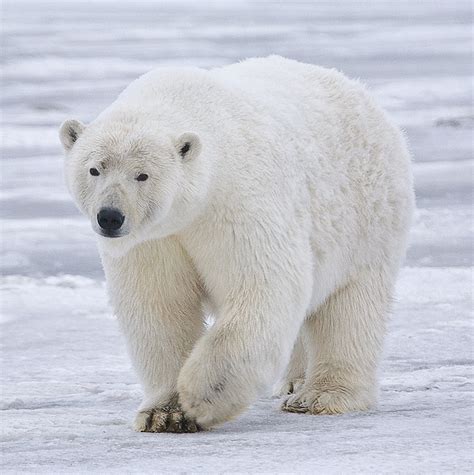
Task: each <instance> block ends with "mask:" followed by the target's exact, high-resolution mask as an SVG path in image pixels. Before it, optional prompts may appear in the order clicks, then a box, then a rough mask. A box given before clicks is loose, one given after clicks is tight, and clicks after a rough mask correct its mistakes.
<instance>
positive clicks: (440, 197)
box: [0, 0, 474, 473]
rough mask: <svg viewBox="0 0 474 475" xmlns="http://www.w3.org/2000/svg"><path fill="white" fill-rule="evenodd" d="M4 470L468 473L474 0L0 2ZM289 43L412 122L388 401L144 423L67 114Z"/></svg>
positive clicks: (284, 48)
mask: <svg viewBox="0 0 474 475" xmlns="http://www.w3.org/2000/svg"><path fill="white" fill-rule="evenodd" d="M2 15H3V18H2V25H1V26H2V31H3V38H2V49H3V54H2V59H3V62H4V69H3V75H2V87H1V104H2V110H3V112H2V117H1V120H2V141H1V152H2V191H1V195H0V200H1V202H0V203H1V207H0V215H1V219H2V220H1V234H2V247H1V260H0V261H1V266H2V271H3V277H2V280H1V287H2V297H1V304H2V320H1V327H2V336H3V339H2V351H1V356H2V366H1V378H2V402H1V405H0V409H1V411H0V417H1V420H0V422H1V425H2V442H1V443H2V460H1V462H2V465H3V469H2V473H16V472H30V473H38V472H42V473H80V472H88V473H91V472H96V473H112V472H115V473H131V472H140V473H152V472H211V471H214V472H215V471H219V472H232V471H233V472H235V471H239V472H249V471H252V472H255V471H259V472H304V471H307V472H315V471H317V472H319V473H341V472H343V473H348V472H364V473H380V472H397V473H401V472H403V473H407V472H409V473H419V472H424V473H433V472H443V473H447V472H450V473H452V472H456V473H462V472H472V471H473V470H474V464H473V459H472V455H471V449H472V448H473V447H472V436H473V429H472V427H473V426H472V422H473V421H472V416H473V407H472V406H473V404H472V403H473V397H472V386H471V383H472V356H473V343H472V336H473V331H472V326H471V318H472V315H471V308H472V291H471V284H472V270H471V267H470V266H471V265H472V241H471V238H472V214H471V213H472V210H471V206H472V198H473V197H472V190H471V184H472V164H473V161H472V140H473V135H472V128H473V125H474V118H473V116H472V109H471V100H472V96H471V94H472V92H471V78H470V74H471V50H470V43H469V42H470V35H471V30H470V28H471V27H470V21H471V11H470V3H469V2H461V1H459V2H456V1H453V2H426V1H416V2H415V1H397V2H396V3H394V2H393V1H373V2H370V3H369V2H367V3H366V2H356V1H352V2H351V1H347V0H346V1H344V2H341V1H338V2H329V1H328V2H307V1H306V2H304V1H301V2H300V1H292V2H290V1H288V2H286V3H285V2H278V1H265V2H263V1H261V2H246V1H239V0H232V1H231V2H213V3H211V4H209V3H207V4H206V3H205V2H198V1H195V2H191V1H190V0H188V1H187V2H185V1H176V2H171V1H169V2H163V1H160V2H151V1H148V2H144V1H138V2H137V1H135V2H131V1H130V2H128V3H127V2H124V1H121V2H113V1H111V0H109V1H107V0H102V1H99V2H92V1H85V0H84V1H82V2H80V1H59V0H56V1H50V2H43V1H34V0H29V1H24V0H7V1H6V2H4V4H3V12H2ZM269 53H278V54H282V55H286V56H290V57H293V58H296V59H300V60H304V61H309V62H314V63H319V64H323V65H327V66H335V67H337V68H339V69H341V70H343V71H344V72H346V73H347V74H349V75H351V76H356V77H360V78H361V79H362V80H364V81H365V82H367V83H368V84H369V86H370V87H371V89H372V90H373V92H374V94H375V95H376V96H378V98H379V99H380V101H381V102H382V103H383V104H384V105H385V106H386V108H387V109H388V110H389V111H390V112H391V113H392V114H393V115H394V116H395V117H396V119H397V120H398V122H399V123H400V124H401V125H402V126H403V127H404V128H405V129H406V131H407V133H408V136H409V139H410V143H411V148H412V150H413V153H414V159H415V164H414V170H415V176H416V188H417V196H418V207H419V210H418V212H417V217H416V223H415V225H414V228H413V232H412V246H411V249H410V252H409V255H408V258H407V262H406V267H405V268H404V269H403V270H402V273H401V277H400V282H399V285H398V292H397V303H396V306H395V309H394V313H393V316H392V320H391V324H390V333H389V336H388V339H387V345H386V352H385V353H386V354H385V359H384V362H383V367H382V371H381V393H380V405H379V408H378V409H377V410H376V411H374V412H371V413H367V414H352V415H346V416H339V417H329V416H322V417H310V416H305V415H297V414H284V413H281V412H279V411H278V401H275V400H272V399H270V398H266V399H265V398H264V399H261V400H260V401H259V402H258V403H256V404H255V405H254V406H253V407H252V408H251V409H250V410H249V411H248V412H247V413H245V414H244V415H242V416H241V417H240V418H239V419H237V420H236V421H234V422H232V423H229V424H226V425H224V426H222V427H220V428H218V429H216V430H214V431H211V432H209V433H201V434H196V435H173V434H136V433H134V432H132V431H131V429H130V426H129V422H130V420H131V418H132V416H133V413H134V409H135V407H136V406H137V405H138V403H139V401H140V389H139V386H138V385H137V382H136V378H135V376H134V374H133V372H132V371H131V369H130V365H129V361H128V359H127V357H126V354H125V350H124V342H123V340H122V339H121V337H120V335H119V333H118V329H117V325H116V322H115V320H114V319H113V317H112V315H111V312H110V309H109V307H108V306H107V302H106V296H105V292H104V286H103V275H102V272H101V270H100V265H99V260H98V256H97V253H96V251H95V249H94V244H93V242H94V241H93V234H92V231H91V230H90V229H89V225H88V223H87V222H86V221H85V219H83V218H82V217H80V216H79V214H78V213H77V212H76V210H75V209H74V207H73V205H72V204H71V202H70V200H69V198H68V196H67V192H66V190H65V188H64V185H63V180H62V158H61V151H60V147H59V144H58V140H57V133H56V130H57V126H58V124H59V123H60V122H61V121H62V120H63V119H65V118H67V117H70V116H74V117H77V118H80V119H82V120H85V121H87V120H89V119H91V118H93V117H94V116H95V115H96V113H97V112H99V111H100V110H101V109H102V108H103V107H105V105H107V104H108V103H110V102H111V100H112V99H113V98H114V97H115V96H116V95H117V93H118V92H119V91H120V90H121V88H123V87H124V86H125V85H126V84H127V83H128V82H129V81H130V80H131V79H133V78H134V77H136V76H137V75H138V74H140V73H142V72H145V71H146V70H148V69H149V68H151V67H153V66H154V65H158V64H174V63H175V64H197V65H201V66H205V67H209V66H214V65H219V64H224V63H229V62H233V61H235V60H238V59H241V58H244V57H249V56H256V55H267V54H269Z"/></svg>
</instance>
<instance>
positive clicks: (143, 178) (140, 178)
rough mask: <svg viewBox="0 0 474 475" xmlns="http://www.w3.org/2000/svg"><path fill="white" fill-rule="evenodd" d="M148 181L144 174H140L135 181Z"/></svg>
mask: <svg viewBox="0 0 474 475" xmlns="http://www.w3.org/2000/svg"><path fill="white" fill-rule="evenodd" d="M145 180H148V175H147V174H146V173H140V175H138V176H137V181H145Z"/></svg>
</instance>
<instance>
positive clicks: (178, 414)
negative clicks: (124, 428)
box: [133, 407, 201, 433]
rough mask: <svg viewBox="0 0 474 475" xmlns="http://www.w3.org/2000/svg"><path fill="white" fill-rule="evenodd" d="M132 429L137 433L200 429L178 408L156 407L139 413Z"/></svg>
mask: <svg viewBox="0 0 474 475" xmlns="http://www.w3.org/2000/svg"><path fill="white" fill-rule="evenodd" d="M133 428H134V429H135V430H136V431H137V432H174V433H189V432H198V431H200V430H201V427H200V426H199V425H198V424H196V422H195V421H194V420H193V419H192V418H190V417H188V416H187V415H186V414H185V413H184V412H183V411H182V410H181V409H180V408H179V407H156V408H154V409H149V410H147V411H140V412H139V413H138V414H137V416H136V417H135V422H134V424H133Z"/></svg>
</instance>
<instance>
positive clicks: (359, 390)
mask: <svg viewBox="0 0 474 475" xmlns="http://www.w3.org/2000/svg"><path fill="white" fill-rule="evenodd" d="M392 280H393V279H392V277H391V276H390V275H389V274H388V273H387V272H385V270H384V269H381V270H380V269H368V270H365V271H363V272H361V273H360V274H359V276H358V278H357V279H355V280H352V281H351V282H350V283H349V284H347V285H346V286H345V287H343V288H341V289H339V290H338V291H336V292H335V293H334V294H333V295H332V296H331V297H330V298H329V299H328V300H327V301H326V302H325V303H324V304H323V305H322V306H321V307H320V308H319V309H318V310H317V312H315V313H314V314H313V315H311V316H310V317H309V318H308V320H307V321H306V322H305V323H304V328H303V330H302V331H303V338H304V341H305V348H306V350H307V353H308V367H307V372H306V381H305V384H304V386H303V387H302V388H301V389H300V391H298V392H297V393H296V394H294V395H292V396H290V397H289V398H288V399H287V400H286V401H285V402H284V403H283V406H282V409H283V410H285V411H289V412H308V413H311V414H340V413H345V412H350V411H364V410H368V409H369V408H371V407H372V406H373V405H374V403H375V400H376V389H377V388H376V371H377V363H378V360H379V356H380V353H381V348H382V343H383V337H384V332H385V318H386V312H387V310H388V304H389V301H390V296H391V292H392Z"/></svg>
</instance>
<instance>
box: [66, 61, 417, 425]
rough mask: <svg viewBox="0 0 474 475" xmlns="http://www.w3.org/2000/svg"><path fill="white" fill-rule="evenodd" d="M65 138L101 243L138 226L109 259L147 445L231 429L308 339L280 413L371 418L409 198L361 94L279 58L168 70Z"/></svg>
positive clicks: (106, 247)
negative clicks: (115, 228) (114, 211)
mask: <svg viewBox="0 0 474 475" xmlns="http://www.w3.org/2000/svg"><path fill="white" fill-rule="evenodd" d="M71 130H72V132H71ZM183 134H184V135H183ZM61 139H62V142H63V144H64V146H65V149H66V151H67V161H66V171H67V180H68V184H69V187H70V190H71V193H72V195H73V197H74V199H75V201H76V203H77V204H78V206H79V207H80V209H81V210H83V211H84V212H85V213H86V214H87V215H88V216H89V217H90V218H91V221H92V225H93V227H94V229H96V230H98V225H97V223H96V214H97V212H98V210H99V209H100V208H101V207H103V206H113V207H116V208H119V209H120V210H122V212H123V214H124V215H125V216H126V219H125V223H124V225H123V233H124V235H123V236H122V237H120V238H117V239H110V238H105V237H99V248H100V252H101V256H102V260H103V265H104V269H105V273H106V277H107V282H108V287H109V292H110V296H111V300H112V303H113V305H114V308H115V311H116V313H117V315H118V318H119V320H120V322H121V325H122V328H123V331H124V332H125V335H126V337H127V340H128V344H129V348H130V354H131V357H132V360H133V361H134V364H135V366H136V369H137V372H138V374H139V376H140V378H141V380H142V384H143V388H144V392H145V398H144V401H143V404H142V406H141V408H140V412H139V415H138V417H137V421H136V428H137V430H154V431H160V430H176V431H180V430H186V427H185V424H184V423H183V424H184V425H182V426H181V425H179V424H181V422H179V423H176V424H177V425H176V424H174V423H173V424H174V425H173V424H171V425H170V422H169V417H171V416H169V417H168V416H166V414H168V413H173V414H178V413H179V415H178V416H176V417H178V418H181V417H184V418H187V420H196V421H197V423H198V424H199V425H200V426H201V427H210V426H212V425H215V424H218V423H221V422H224V421H226V420H229V419H230V418H232V417H234V416H236V415H237V414H238V413H240V412H241V411H242V410H244V409H245V408H246V407H247V406H248V405H249V403H251V402H252V401H253V400H254V399H255V398H256V397H257V395H258V394H259V393H260V392H261V391H262V389H263V388H265V387H267V386H268V385H269V384H271V383H273V382H274V381H275V379H276V378H277V377H278V375H279V374H280V372H281V371H282V369H284V367H285V366H286V365H287V363H288V361H289V360H290V356H291V352H292V349H293V346H294V345H295V342H296V340H297V337H298V335H299V338H298V344H297V346H296V348H295V353H294V357H293V359H292V363H291V365H290V367H289V370H288V372H287V380H286V381H285V384H286V386H285V387H286V388H287V389H286V391H289V390H290V391H291V390H293V391H295V389H298V390H297V391H296V392H295V393H294V394H293V395H291V396H290V397H289V399H288V400H287V401H286V402H285V403H284V406H283V408H284V409H286V410H289V411H297V412H309V413H340V412H345V411H352V410H364V409H367V408H369V407H371V406H372V405H373V404H374V401H375V389H376V368H377V362H378V359H379V356H380V351H381V346H382V341H383V336H384V331H385V330H384V327H385V325H384V323H385V318H386V314H387V310H388V307H389V303H390V298H391V295H392V291H393V285H394V281H395V278H396V273H397V270H398V267H399V265H400V261H401V259H402V257H403V255H404V252H405V247H406V237H407V232H408V228H409V226H410V220H411V215H412V210H413V206H414V198H413V191H412V179H411V172H410V157H409V154H408V152H407V149H406V145H405V141H404V139H403V137H402V135H401V134H400V132H399V130H398V129H397V128H396V127H395V126H394V125H393V124H392V123H391V122H390V121H389V120H388V119H387V117H386V115H385V114H384V113H383V112H382V111H381V110H380V109H379V108H378V107H377V106H376V105H375V104H374V102H373V101H372V99H371V98H370V97H369V95H368V94H367V92H366V91H365V89H364V88H363V87H362V86H361V85H360V84H359V83H357V82H355V81H351V80H348V79H347V78H345V77H344V76H343V75H342V74H340V73H338V72H336V71H334V70H328V69H324V68H320V67H317V66H312V65H307V64H302V63H298V62H296V61H291V60H287V59H284V58H281V57H276V56H272V57H269V58H258V59H251V60H248V61H245V62H243V63H239V64H235V65H231V66H226V67H223V68H218V69H213V70H210V71H205V70H201V69H194V68H173V69H156V70H153V71H151V72H150V73H148V74H145V75H144V76H142V77H140V78H139V79H137V80H136V81H134V82H133V83H132V84H130V86H129V87H128V88H127V89H126V90H125V91H124V92H123V93H122V94H121V95H120V96H119V98H118V99H117V100H116V101H115V102H114V103H113V104H112V105H111V106H110V107H109V108H108V109H106V110H105V111H104V112H103V113H102V114H101V115H100V116H99V117H98V118H97V119H96V120H95V121H94V122H92V123H91V124H89V125H88V126H83V125H82V124H80V123H79V122H77V121H75V122H71V121H68V122H66V123H65V124H64V125H63V126H62V128H61ZM186 141H189V142H190V151H189V152H188V153H187V154H185V156H184V157H182V156H181V155H180V150H181V148H182V145H183V143H185V142H186ZM102 165H104V167H102ZM90 167H97V168H100V171H101V175H100V176H98V177H94V176H91V175H90V174H89V173H88V170H89V168H90ZM139 173H147V174H148V175H149V177H150V178H149V179H148V180H147V181H145V182H137V181H136V180H135V177H136V175H137V174H139ZM205 302H207V303H210V305H211V306H212V308H213V309H214V312H215V314H216V323H215V324H214V325H213V326H212V327H211V328H210V329H208V330H207V331H205V328H204V323H203V322H204V319H203V303H205ZM178 396H179V403H178V402H177V397H178ZM153 414H155V415H154V416H153ZM163 414H165V415H163ZM183 414H184V416H183ZM167 417H168V422H166V418H167ZM174 417H175V416H174V415H173V416H172V418H174ZM179 420H181V419H179ZM183 420H184V419H183ZM163 421H164V422H163ZM178 426H179V427H178ZM170 427H171V428H170ZM190 430H191V429H190Z"/></svg>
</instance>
